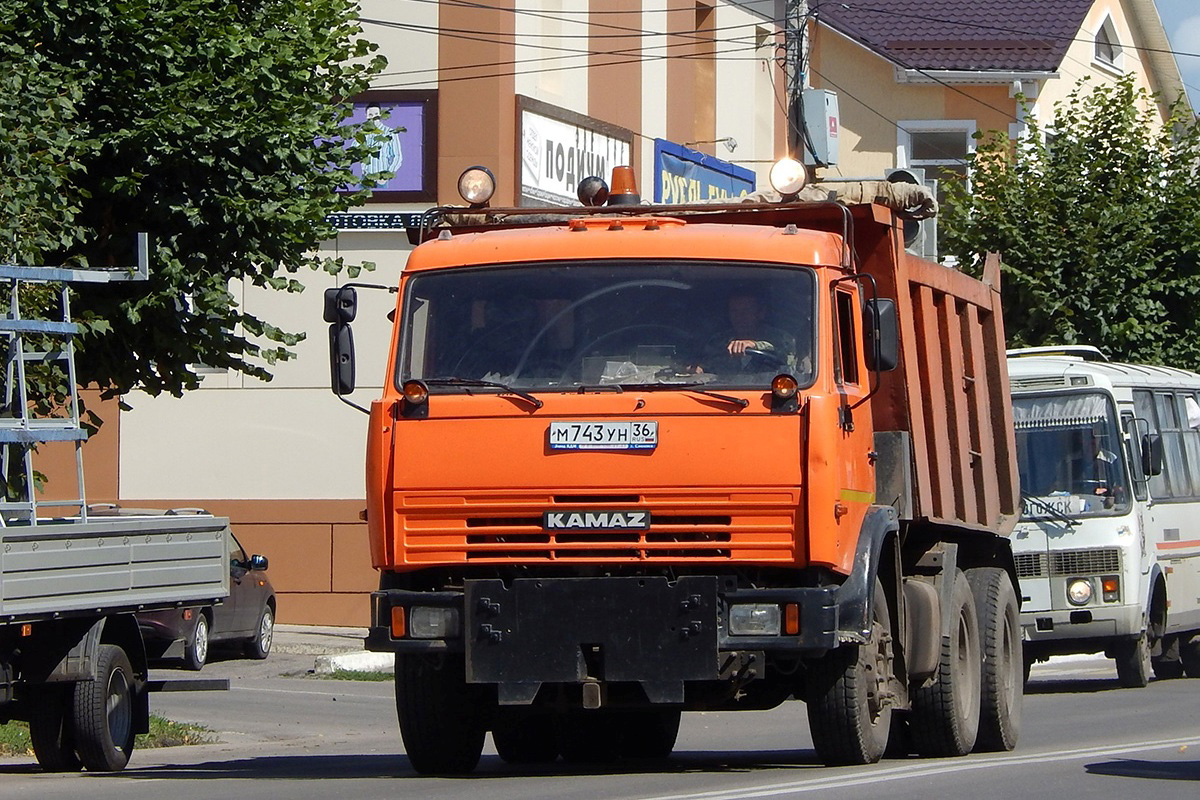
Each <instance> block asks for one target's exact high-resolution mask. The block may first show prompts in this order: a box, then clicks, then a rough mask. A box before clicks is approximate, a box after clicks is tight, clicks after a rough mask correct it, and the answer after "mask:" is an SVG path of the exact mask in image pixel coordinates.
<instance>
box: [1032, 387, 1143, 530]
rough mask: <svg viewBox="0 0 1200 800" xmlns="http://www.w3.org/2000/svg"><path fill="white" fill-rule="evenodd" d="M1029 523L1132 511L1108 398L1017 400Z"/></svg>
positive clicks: (1089, 395) (1097, 395) (1122, 451)
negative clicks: (1037, 520)
mask: <svg viewBox="0 0 1200 800" xmlns="http://www.w3.org/2000/svg"><path fill="white" fill-rule="evenodd" d="M1013 421H1014V423H1015V428H1016V439H1017V468H1018V471H1019V472H1020V475H1021V495H1022V497H1023V498H1024V499H1025V502H1024V512H1023V516H1024V517H1026V518H1039V517H1054V516H1061V515H1066V516H1070V517H1083V516H1099V515H1115V514H1124V513H1127V512H1128V511H1129V502H1130V497H1129V479H1128V472H1127V470H1126V468H1125V448H1124V446H1123V439H1122V436H1121V433H1120V430H1119V428H1118V427H1117V420H1116V414H1115V411H1114V408H1113V403H1112V400H1111V399H1110V398H1109V397H1108V396H1107V395H1104V394H1100V393H1087V394H1082V393H1081V394H1055V395H1032V396H1031V395H1025V396H1021V395H1017V396H1014V397H1013Z"/></svg>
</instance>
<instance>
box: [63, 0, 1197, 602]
mask: <svg viewBox="0 0 1200 800" xmlns="http://www.w3.org/2000/svg"><path fill="white" fill-rule="evenodd" d="M809 5H810V6H816V7H817V10H818V15H817V16H816V17H815V19H813V20H811V21H810V25H809V26H808V28H807V30H808V34H809V39H810V46H811V59H810V62H809V67H810V69H809V73H808V80H809V82H810V84H811V85H812V86H813V87H817V88H825V89H832V90H834V91H836V92H837V94H838V103H839V108H840V115H839V120H838V126H837V128H835V129H834V131H833V133H834V134H835V135H836V137H837V138H838V140H839V147H838V153H839V155H838V163H837V164H836V165H831V166H829V167H826V168H824V169H821V170H819V175H821V176H823V177H827V178H837V177H839V176H878V175H880V174H882V173H883V171H884V170H885V169H889V168H892V167H896V166H903V167H925V168H928V169H929V170H930V174H932V173H933V171H934V170H936V169H938V168H950V169H960V168H961V160H962V158H963V157H964V155H965V154H966V152H969V150H970V148H971V140H970V135H971V134H972V133H973V132H974V131H976V130H984V129H992V128H999V129H1006V128H1008V129H1010V130H1012V131H1013V132H1014V133H1017V132H1019V130H1020V126H1021V124H1022V112H1021V110H1020V107H1019V103H1018V102H1017V100H1016V99H1015V97H1014V95H1015V94H1016V93H1017V92H1018V91H1019V92H1021V93H1022V94H1024V95H1025V96H1026V97H1029V98H1032V99H1033V101H1034V106H1033V112H1032V113H1038V114H1041V113H1046V111H1047V109H1049V107H1050V106H1051V104H1052V103H1053V102H1054V100H1056V99H1058V98H1060V97H1062V96H1063V95H1064V94H1065V93H1066V92H1067V91H1069V89H1070V86H1071V85H1072V84H1073V82H1074V81H1075V79H1076V78H1077V77H1078V76H1080V75H1084V74H1088V75H1093V76H1095V77H1097V78H1098V79H1101V80H1112V79H1114V78H1115V77H1116V76H1118V75H1120V74H1122V73H1123V72H1126V71H1132V72H1134V73H1135V74H1137V75H1138V76H1139V81H1140V82H1143V83H1144V84H1145V85H1147V86H1149V87H1151V88H1153V89H1156V90H1159V91H1162V92H1164V94H1165V95H1166V96H1167V97H1168V98H1170V97H1173V94H1172V93H1173V92H1177V91H1178V90H1179V86H1180V80H1179V75H1178V70H1177V69H1176V67H1175V65H1174V62H1173V60H1171V58H1170V57H1169V56H1162V55H1145V54H1143V51H1141V50H1139V49H1138V48H1140V47H1152V48H1164V49H1165V42H1166V40H1165V37H1164V35H1163V32H1162V27H1161V24H1160V23H1159V22H1158V18H1157V14H1156V13H1155V11H1154V7H1153V3H1152V2H1151V0H1125V2H1119V1H1118V0H1098V1H1097V2H1094V3H1092V2H1079V1H1077V0H1068V1H1067V2H1055V3H1050V2H1044V0H1036V2H1035V1H1034V0H1013V2H1011V3H1009V4H999V5H1001V6H1006V5H1007V6H1011V7H1013V8H1014V9H1019V10H1021V11H1022V13H1024V15H1025V16H1023V17H1021V18H1019V19H1018V18H1013V19H999V17H1000V16H1002V15H1003V12H1001V11H996V10H995V9H994V8H993V9H992V12H991V13H990V14H989V16H988V18H987V19H986V20H983V19H980V18H979V17H980V15H978V14H975V15H971V14H964V12H963V11H962V10H961V9H959V10H958V11H956V10H955V9H956V8H957V7H961V6H967V7H970V6H973V5H976V4H971V3H962V2H961V0H957V1H956V2H948V0H947V1H943V2H939V1H938V0H925V1H924V2H920V3H916V2H904V0H889V1H885V0H860V2H856V3H854V4H852V6H853V7H854V8H857V9H861V8H863V7H867V6H870V7H873V8H874V12H873V13H874V16H875V17H879V16H880V12H881V10H884V11H886V10H887V9H889V8H890V9H891V12H892V16H891V17H890V18H885V22H886V21H887V19H890V22H889V23H887V24H884V25H883V26H880V24H879V21H878V19H874V20H873V19H871V18H870V16H871V15H870V14H866V13H863V14H859V15H858V16H855V15H854V14H850V15H849V16H847V15H846V14H845V13H842V14H841V15H839V14H838V13H837V9H836V8H835V4H822V5H825V6H826V8H820V6H818V4H817V3H813V2H810V4H809ZM988 5H989V7H994V6H995V5H996V4H988ZM788 6H789V4H788V3H785V2H783V0H769V1H767V2H732V1H729V2H727V1H726V0H696V1H695V2H691V0H688V2H681V1H680V0H490V2H488V3H486V4H458V3H440V4H439V3H433V2H424V1H422V0H362V2H361V9H362V21H363V28H364V33H365V35H366V36H367V37H368V38H370V39H372V40H374V41H376V42H378V43H379V45H380V51H381V52H382V53H383V54H385V55H386V56H387V57H388V60H389V66H388V68H387V71H386V72H385V74H383V75H381V76H380V77H379V78H378V80H377V81H376V84H375V87H374V88H373V90H372V91H371V92H370V93H368V95H367V96H365V97H363V98H358V101H359V102H358V103H357V105H358V113H360V114H361V115H362V116H367V115H374V114H375V113H377V112H376V111H375V110H374V108H375V107H378V109H379V110H380V111H387V112H390V116H387V117H386V120H387V122H386V123H385V124H387V125H388V126H389V127H391V128H392V129H393V131H394V132H393V134H392V135H391V136H388V137H382V138H381V141H380V155H379V158H380V159H385V160H386V164H385V168H388V169H389V170H390V171H394V172H395V173H396V178H394V179H393V181H390V182H389V183H388V184H387V185H385V186H384V187H382V188H383V190H384V191H381V192H380V193H379V194H378V196H377V202H372V203H370V204H368V205H367V206H364V207H363V208H361V209H359V212H360V213H357V214H354V215H348V216H346V217H344V218H341V219H339V220H338V225H339V227H340V228H341V229H342V230H341V232H340V234H339V235H338V237H337V238H336V239H335V240H333V241H330V242H328V243H327V246H326V249H327V251H328V252H330V253H331V254H337V255H340V256H343V257H345V258H347V260H349V261H352V262H354V261H364V260H365V261H372V262H374V263H375V264H376V265H377V267H376V269H375V271H374V272H371V273H364V274H363V275H362V276H360V277H359V278H358V280H359V281H362V282H370V283H378V284H381V285H388V286H394V285H395V284H396V281H397V277H398V275H399V273H400V270H401V269H402V268H403V266H404V262H405V259H406V256H407V252H408V251H409V250H410V249H411V248H410V245H409V244H408V240H407V238H406V236H405V233H404V230H403V224H404V223H405V222H406V221H408V218H409V215H412V214H414V213H416V212H419V211H421V210H424V209H425V208H428V207H429V206H431V205H435V204H437V203H454V202H457V200H458V198H457V193H456V188H455V187H456V180H457V178H458V175H459V174H460V173H461V172H462V170H463V169H465V168H466V167H469V166H472V165H476V164H481V165H485V166H488V167H489V168H490V169H491V170H492V171H493V172H494V173H495V175H496V177H497V180H498V185H499V190H498V196H497V198H496V199H495V200H494V201H493V204H494V205H510V204H520V203H534V202H562V203H568V202H570V196H571V194H573V186H574V183H575V182H577V181H578V180H579V179H580V178H582V177H584V176H585V175H586V174H590V173H593V172H599V173H602V174H604V175H605V176H607V171H608V170H610V169H611V167H612V166H615V165H617V164H619V163H629V164H632V165H633V166H634V167H635V168H636V170H637V174H638V176H639V180H640V182H641V187H642V195H643V197H644V198H645V199H656V200H660V201H664V202H673V201H677V200H683V199H697V198H702V197H707V196H724V195H726V194H731V195H734V196H736V195H737V194H738V193H739V192H741V191H745V190H746V189H747V187H749V189H753V188H754V187H755V186H758V187H764V186H766V180H765V178H766V172H767V169H768V168H769V166H770V164H771V163H772V162H773V161H774V160H775V159H776V158H777V157H778V156H780V155H782V154H783V153H784V152H785V150H786V141H787V129H786V116H785V112H784V110H783V109H784V108H785V107H786V100H785V97H786V94H785V76H784V73H783V68H782V62H781V60H780V55H781V53H782V52H783V50H782V44H783V35H782V29H783V23H782V20H783V17H784V14H785V12H786V10H787V8H788ZM1051 7H1053V8H1054V9H1059V7H1063V9H1066V7H1070V8H1069V11H1070V13H1067V11H1068V10H1062V11H1058V10H1056V11H1055V12H1054V13H1053V14H1049V16H1052V17H1053V18H1054V19H1053V25H1051V24H1050V22H1049V21H1048V19H1047V15H1048V12H1047V13H1043V12H1044V11H1045V9H1048V8H1051ZM897 11H901V12H903V14H907V15H908V16H899V15H897V14H896V13H895V12H897ZM956 13H957V14H959V17H947V15H953V14H956ZM1060 14H1066V17H1065V18H1064V19H1059V15H1060ZM964 16H965V17H969V18H963V19H960V17H964ZM922 18H924V19H922ZM930 18H938V19H959V21H958V22H956V23H955V24H954V26H952V27H951V28H937V26H936V25H934V23H933V22H931V21H930ZM900 20H907V21H908V28H910V29H911V32H910V33H903V29H904V28H905V26H903V25H898V24H897V23H898V21H900ZM1005 26H1008V27H1011V28H1012V29H1014V30H1017V31H1026V32H1029V31H1032V32H1033V33H1034V34H1036V35H1037V36H1040V37H1045V36H1046V35H1047V34H1048V33H1054V32H1058V33H1057V34H1055V35H1058V36H1065V38H1062V39H1056V40H1054V41H1055V42H1056V44H1054V46H1053V47H1049V48H1047V47H1041V48H1040V49H1039V53H1042V51H1045V50H1049V51H1051V52H1050V53H1049V54H1048V55H1047V54H1046V53H1042V55H1044V56H1046V59H1044V60H1043V61H1040V62H1037V63H1032V62H1031V63H1024V62H1021V63H1015V62H1014V63H1012V64H1007V65H1006V64H1004V63H1000V62H997V63H994V64H993V63H992V62H989V61H987V60H986V59H985V60H983V61H978V62H973V61H971V59H970V58H967V55H969V54H966V55H964V56H963V57H964V58H965V59H966V60H965V61H962V62H954V61H939V60H937V58H936V56H937V55H938V54H939V53H942V52H943V51H947V50H952V51H954V52H955V53H959V51H971V50H974V51H978V52H976V53H975V55H976V56H978V55H979V53H980V52H984V51H987V52H991V51H993V50H1002V51H1003V50H1007V51H1013V50H1019V49H1020V48H1016V47H1014V45H1013V43H1012V42H1011V41H1009V40H1010V39H1014V38H1016V36H1017V35H1016V34H1007V33H1005V34H1000V33H997V31H996V30H995V28H997V27H1005ZM934 29H936V31H935V34H936V35H935V34H931V33H930V31H931V30H934ZM1064 32H1065V33H1064ZM984 34H986V35H984ZM922 36H923V37H924V39H922V38H921V37H922ZM998 36H1000V37H1002V38H1003V39H1004V41H999V42H998V40H997V38H996V37H998ZM881 37H882V38H881ZM905 37H907V39H908V41H907V43H906V42H905V41H904V40H905ZM898 54H899V55H898ZM918 55H919V56H920V58H918ZM943 55H944V53H943ZM930 59H932V60H930ZM970 63H977V68H965V67H964V64H970ZM980 64H982V65H983V66H978V65H980ZM401 128H402V130H401ZM381 163H382V162H381ZM297 277H302V278H303V280H304V282H305V283H306V285H307V287H308V291H306V292H305V293H304V294H302V295H300V296H295V295H285V294H277V293H273V292H270V291H268V290H261V289H255V288H252V287H238V288H237V290H236V291H237V295H238V298H239V301H240V302H241V303H242V304H243V306H244V307H245V308H247V310H249V311H250V312H252V313H254V314H257V315H259V316H260V317H263V318H265V319H268V320H270V321H271V322H272V323H274V324H276V325H278V326H280V327H282V328H284V329H285V330H293V331H305V332H307V339H306V340H305V341H304V342H302V343H301V344H300V345H299V346H297V347H296V348H294V349H295V352H296V354H297V358H296V359H294V360H292V361H290V362H287V363H283V364H278V365H276V366H275V367H274V368H273V370H272V371H273V372H274V374H275V379H274V380H273V381H271V382H269V383H268V382H262V381H258V380H255V379H253V378H248V377H246V376H243V375H240V374H235V373H228V372H224V371H220V372H215V371H214V372H205V373H204V375H203V385H202V388H200V389H199V390H197V391H194V392H191V393H189V394H188V395H187V396H185V397H183V398H178V399H177V398H172V397H150V396H147V395H144V394H141V393H136V392H135V393H132V394H130V395H128V396H126V397H125V398H124V399H125V402H126V403H127V404H128V409H125V410H120V411H118V409H117V407H116V404H115V402H110V403H109V404H107V405H106V406H105V407H104V408H103V409H102V416H103V417H104V418H105V420H106V424H105V426H104V428H103V430H102V431H101V433H100V434H99V435H98V436H97V437H95V438H94V440H93V441H91V442H89V444H88V445H87V448H86V452H87V463H88V473H87V474H88V487H87V490H88V496H89V497H90V498H91V499H92V500H94V501H113V502H119V503H121V504H122V505H125V506H139V507H146V506H149V507H172V506H188V507H191V506H203V507H206V508H208V509H210V510H212V511H214V512H216V513H220V514H227V515H229V516H230V517H232V519H233V521H234V525H235V532H236V533H237V534H238V536H239V538H240V539H241V540H242V542H243V544H244V545H245V546H246V548H247V549H248V550H251V551H253V552H259V553H263V554H265V555H267V556H268V557H269V559H270V562H271V569H270V574H271V577H272V580H273V582H274V584H275V587H276V589H277V591H278V593H279V620H280V621H281V622H292V623H314V624H335V625H365V624H366V623H367V619H368V614H367V601H368V595H369V593H370V591H372V590H373V589H374V588H375V587H376V575H375V572H374V570H373V569H372V567H371V564H370V556H369V552H368V546H367V541H366V528H365V525H364V524H363V523H362V522H361V521H360V519H359V512H360V511H361V510H362V508H363V506H364V500H363V498H364V488H363V472H364V467H363V458H364V430H365V424H364V423H365V419H366V418H365V416H364V415H363V414H361V413H359V412H358V411H356V410H354V409H352V408H350V407H348V406H347V405H344V404H342V403H341V402H339V401H338V400H337V399H336V398H335V397H334V396H333V395H332V394H331V393H330V391H329V388H328V384H329V366H328V358H327V334H326V325H325V324H324V323H323V322H322V321H321V308H322V297H321V295H322V291H323V290H324V289H325V288H326V287H328V286H333V285H334V284H335V279H333V278H331V277H329V276H327V275H324V274H310V275H308V276H297ZM340 280H343V281H344V280H347V279H346V278H341V279H340ZM359 297H360V306H359V314H358V319H357V320H356V323H355V337H356V345H357V351H358V366H359V389H358V391H357V392H356V393H355V395H354V399H356V400H358V401H359V402H360V404H366V403H367V402H368V401H369V399H370V398H371V397H373V396H375V395H376V394H377V393H378V391H379V388H380V386H381V385H382V381H383V380H384V375H383V372H384V363H385V354H386V349H387V347H388V343H389V330H390V324H389V322H388V321H387V312H388V311H389V310H391V309H392V308H393V306H394V302H395V296H394V295H392V294H389V293H388V292H386V291H374V292H372V291H366V290H364V291H360V293H359ZM481 446H486V445H485V444H482V443H481ZM423 455H425V454H412V456H413V457H414V458H420V457H422V456H423ZM438 455H439V456H441V455H443V454H438ZM462 457H464V458H470V457H471V454H470V453H464V454H462ZM53 461H54V460H53V459H51V460H47V461H46V462H45V463H46V464H47V465H49V466H47V467H46V469H47V471H48V472H49V473H50V474H51V482H50V487H51V489H50V491H51V493H53V491H54V487H55V486H57V485H61V484H62V483H63V479H62V472H61V471H60V470H59V469H58V468H57V465H56V464H55V463H53ZM70 483H71V489H72V490H73V488H74V487H73V481H71V482H70Z"/></svg>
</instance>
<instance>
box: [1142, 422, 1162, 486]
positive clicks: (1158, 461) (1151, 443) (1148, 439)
mask: <svg viewBox="0 0 1200 800" xmlns="http://www.w3.org/2000/svg"><path fill="white" fill-rule="evenodd" d="M1162 470H1163V443H1162V436H1160V435H1158V434H1157V433H1147V434H1144V435H1143V436H1142V474H1143V475H1145V476H1147V477H1151V476H1154V475H1161V474H1162Z"/></svg>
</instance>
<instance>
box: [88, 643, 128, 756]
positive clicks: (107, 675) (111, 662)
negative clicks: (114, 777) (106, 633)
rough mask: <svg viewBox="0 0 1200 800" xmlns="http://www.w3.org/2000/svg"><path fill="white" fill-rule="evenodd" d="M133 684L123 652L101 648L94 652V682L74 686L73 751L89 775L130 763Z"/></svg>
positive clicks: (102, 646) (116, 649) (109, 645)
mask: <svg viewBox="0 0 1200 800" xmlns="http://www.w3.org/2000/svg"><path fill="white" fill-rule="evenodd" d="M135 680H136V679H135V677H134V674H133V667H131V666H130V664H129V657H128V656H127V655H125V651H124V650H122V649H121V648H120V647H117V646H116V645H112V644H102V645H100V647H99V648H97V651H96V679H95V680H91V681H80V682H78V683H76V684H75V705H74V709H73V711H74V714H73V723H74V730H75V748H76V751H77V752H78V753H79V760H80V761H82V762H83V765H84V766H85V767H87V768H88V771H90V772H117V771H119V770H121V769H124V768H125V765H126V764H128V763H129V754H130V753H132V752H133V693H134V686H135Z"/></svg>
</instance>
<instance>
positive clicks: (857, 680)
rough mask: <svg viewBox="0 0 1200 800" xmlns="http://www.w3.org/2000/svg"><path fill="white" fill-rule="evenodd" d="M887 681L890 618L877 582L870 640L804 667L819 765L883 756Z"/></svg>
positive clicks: (888, 721) (888, 727)
mask: <svg viewBox="0 0 1200 800" xmlns="http://www.w3.org/2000/svg"><path fill="white" fill-rule="evenodd" d="M891 681H892V630H891V615H890V613H889V610H888V603H887V595H886V593H885V592H884V589H883V584H882V583H881V582H880V581H879V580H878V579H876V581H875V602H874V610H873V616H872V622H871V638H870V640H869V641H867V642H866V643H865V644H857V645H856V644H843V645H841V646H839V647H837V648H836V649H834V650H830V651H829V652H828V653H826V654H825V655H824V656H822V657H821V658H819V659H817V660H815V661H812V662H810V663H809V665H808V674H807V676H806V680H805V698H804V702H805V705H806V706H807V707H808V726H809V729H810V730H811V731H812V739H813V744H814V746H815V747H816V749H817V757H818V758H820V759H821V761H823V762H824V763H825V764H828V765H830V766H833V765H839V764H873V763H874V762H876V761H878V760H879V759H880V758H882V757H883V754H884V751H885V750H887V744H888V734H889V732H890V730H891V727H892V698H891V691H890V688H889V685H890V683H891Z"/></svg>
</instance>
